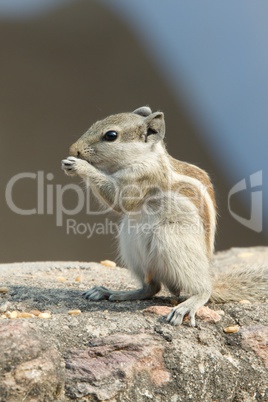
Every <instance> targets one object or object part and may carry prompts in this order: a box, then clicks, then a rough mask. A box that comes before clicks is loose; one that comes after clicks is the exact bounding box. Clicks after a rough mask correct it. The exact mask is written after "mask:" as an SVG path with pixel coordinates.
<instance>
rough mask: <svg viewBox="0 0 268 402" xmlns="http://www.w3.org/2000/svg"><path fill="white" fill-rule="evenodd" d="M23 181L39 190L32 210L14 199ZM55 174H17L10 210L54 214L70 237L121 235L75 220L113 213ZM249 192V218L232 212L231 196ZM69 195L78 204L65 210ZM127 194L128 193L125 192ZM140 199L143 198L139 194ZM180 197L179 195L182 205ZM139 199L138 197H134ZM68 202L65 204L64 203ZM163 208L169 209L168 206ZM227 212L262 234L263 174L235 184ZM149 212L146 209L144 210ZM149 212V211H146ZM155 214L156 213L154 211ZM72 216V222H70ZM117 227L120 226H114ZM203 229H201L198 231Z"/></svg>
mask: <svg viewBox="0 0 268 402" xmlns="http://www.w3.org/2000/svg"><path fill="white" fill-rule="evenodd" d="M24 180H31V181H32V182H33V183H34V185H35V188H36V198H35V201H34V203H35V205H31V206H29V208H28V209H27V208H25V207H24V208H22V207H21V206H20V199H19V197H18V199H15V195H14V194H15V190H16V186H17V185H18V184H19V183H20V182H23V181H24ZM53 180H54V175H53V174H52V173H45V172H43V171H38V172H36V173H33V172H24V173H18V174H16V175H15V176H13V177H12V178H11V179H10V180H9V181H8V183H7V185H6V190H5V198H6V203H7V205H8V207H9V209H10V210H11V211H13V212H14V213H15V214H19V215H24V216H29V215H55V223H56V226H63V225H65V224H66V231H67V234H71V233H72V234H80V235H87V237H88V238H90V237H91V236H92V235H93V234H108V233H111V234H115V233H117V234H118V225H117V224H112V221H109V220H106V221H105V223H98V224H96V223H93V225H92V226H90V224H88V223H82V222H80V223H79V222H77V221H76V220H75V219H73V217H74V216H75V215H77V214H78V213H80V212H81V211H82V210H83V209H84V212H85V213H86V214H87V215H102V214H107V212H110V211H111V210H112V208H111V207H107V208H106V209H105V208H103V209H97V210H93V209H92V206H91V201H90V187H87V188H85V189H82V188H81V187H80V186H79V185H78V184H74V183H70V184H65V185H62V184H56V183H53ZM125 190H127V189H126V188H125V189H123V191H122V192H121V193H118V194H119V195H120V197H119V202H120V206H122V210H124V209H123V204H124V200H125V199H126V198H128V197H127V194H125ZM246 191H248V192H250V197H251V207H250V218H248V219H247V218H245V217H243V216H240V215H239V214H238V213H236V212H234V211H233V210H232V206H231V200H232V197H233V196H234V195H235V194H237V193H241V192H246ZM70 192H72V193H74V194H75V197H74V199H75V200H76V202H75V205H72V208H67V207H66V199H67V197H69V196H70ZM126 193H128V191H126ZM140 196H141V195H140ZM179 197H180V194H178V202H179ZM135 198H136V197H135ZM64 200H65V201H64ZM162 207H164V208H167V207H168V206H167V205H166V204H163V205H162ZM228 209H229V212H230V214H231V215H232V217H233V218H234V219H235V220H237V221H238V222H239V223H240V224H242V225H244V226H245V227H247V228H249V229H251V230H253V231H255V232H258V233H260V232H261V231H262V229H263V191H262V171H261V170H260V171H258V172H256V173H253V174H251V175H250V176H249V179H248V180H246V179H245V178H244V179H243V180H241V181H239V182H238V183H236V184H235V185H234V186H233V187H232V188H231V190H230V191H229V194H228ZM145 211H146V209H145ZM147 212H148V211H147ZM154 213H155V211H154ZM68 217H72V219H68ZM114 225H116V226H117V227H115V226H114ZM183 230H186V231H187V230H197V229H196V228H190V227H188V226H187V228H183ZM198 230H200V228H198Z"/></svg>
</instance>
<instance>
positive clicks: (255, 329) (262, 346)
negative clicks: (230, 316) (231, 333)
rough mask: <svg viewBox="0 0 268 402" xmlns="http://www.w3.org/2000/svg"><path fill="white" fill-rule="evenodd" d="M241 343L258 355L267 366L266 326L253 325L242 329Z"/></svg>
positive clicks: (267, 340) (267, 337)
mask: <svg viewBox="0 0 268 402" xmlns="http://www.w3.org/2000/svg"><path fill="white" fill-rule="evenodd" d="M241 333H242V339H243V340H242V345H243V346H244V347H249V348H251V349H252V350H254V352H255V353H256V354H257V355H258V356H260V357H261V358H262V359H263V361H264V364H265V366H266V367H267V368H268V326H264V325H255V326H251V327H246V328H244V329H242V331H241Z"/></svg>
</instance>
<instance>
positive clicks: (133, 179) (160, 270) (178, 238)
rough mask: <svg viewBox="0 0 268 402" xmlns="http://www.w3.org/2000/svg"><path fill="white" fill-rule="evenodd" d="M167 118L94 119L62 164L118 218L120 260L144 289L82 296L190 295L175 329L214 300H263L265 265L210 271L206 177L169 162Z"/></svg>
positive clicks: (175, 312) (174, 316)
mask: <svg viewBox="0 0 268 402" xmlns="http://www.w3.org/2000/svg"><path fill="white" fill-rule="evenodd" d="M164 136H165V119H164V114H163V113H162V112H160V111H157V112H154V113H153V112H152V110H151V109H150V108H149V107H148V106H143V107H140V108H138V109H136V110H134V112H131V113H120V114H115V115H111V116H108V117H107V118H105V119H103V120H101V121H97V122H96V123H95V124H93V125H92V126H91V127H90V128H89V130H88V131H87V132H86V133H85V134H83V135H82V136H81V137H80V138H79V139H78V141H77V142H75V143H74V144H73V145H72V146H71V147H70V156H69V157H67V158H66V159H64V160H63V161H62V169H63V170H64V171H65V173H66V174H67V175H78V176H80V177H81V178H82V179H83V181H84V182H85V183H86V185H89V186H90V188H91V189H92V191H93V194H94V195H95V196H96V197H97V199H98V200H99V202H100V203H101V204H105V205H108V206H109V207H111V209H112V210H114V211H116V212H118V213H119V214H120V215H121V223H120V231H119V250H120V256H121V259H122V262H123V263H124V264H125V266H126V267H127V268H128V269H130V270H131V271H132V272H133V273H134V274H135V276H136V277H137V278H138V279H139V281H140V282H141V288H140V289H137V290H130V291H126V292H125V291H112V290H109V289H107V288H105V287H102V286H99V287H94V288H92V289H90V290H88V291H86V292H85V293H84V294H83V296H84V297H85V298H86V299H89V300H94V301H96V300H103V299H108V300H110V301H118V300H142V299H148V298H151V297H152V296H154V295H155V294H156V293H158V292H159V291H160V289H161V285H162V284H163V285H165V286H166V287H167V289H168V290H169V291H170V292H171V293H172V294H174V295H175V296H178V297H179V296H180V294H181V292H183V293H184V294H187V295H188V296H189V297H188V298H186V300H184V301H183V302H182V303H180V304H178V305H177V306H176V307H174V308H173V309H172V310H171V312H170V314H169V315H168V316H167V321H168V322H169V323H171V324H173V325H178V324H181V323H182V321H183V319H184V317H185V316H186V315H187V314H188V315H189V317H190V324H191V325H192V326H195V313H196V311H197V309H198V308H199V307H201V306H203V305H204V304H205V303H207V302H208V301H209V300H210V301H214V302H228V301H239V300H241V299H248V300H256V299H259V298H262V297H265V296H266V297H267V285H268V276H267V274H268V268H267V267H259V268H258V270H256V268H254V267H250V268H247V269H246V270H244V271H242V270H241V269H238V270H236V271H234V270H232V271H230V270H227V271H225V270H223V272H222V271H219V272H218V271H217V270H216V271H215V270H213V269H212V264H211V259H212V256H213V253H214V239H215V231H216V220H217V209H216V201H215V195H214V189H213V186H212V184H211V181H210V178H209V176H208V174H207V173H206V172H205V171H204V170H202V169H200V168H199V167H197V166H195V165H192V164H189V163H186V162H182V161H179V160H176V159H174V158H173V157H171V156H170V155H169V154H168V152H167V150H166V146H165V144H164Z"/></svg>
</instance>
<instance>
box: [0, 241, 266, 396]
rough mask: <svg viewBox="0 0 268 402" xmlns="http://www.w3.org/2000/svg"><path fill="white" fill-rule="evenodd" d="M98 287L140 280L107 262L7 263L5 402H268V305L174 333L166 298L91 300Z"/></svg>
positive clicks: (2, 306)
mask: <svg viewBox="0 0 268 402" xmlns="http://www.w3.org/2000/svg"><path fill="white" fill-rule="evenodd" d="M214 263H215V264H217V265H218V266H220V267H222V269H224V268H225V267H226V266H231V267H233V269H234V270H235V269H236V268H237V267H239V266H243V267H245V269H246V267H247V266H249V265H251V264H261V265H263V264H265V265H268V248H265V247H257V248H244V249H242V248H239V249H238V248H236V249H231V250H228V251H225V252H220V253H218V254H216V256H215V259H214ZM94 285H103V286H106V287H111V288H114V289H126V288H129V289H132V288H134V287H135V281H134V280H133V279H131V278H130V275H129V273H128V272H127V270H125V269H122V268H119V267H116V266H114V264H112V263H109V262H107V261H106V262H103V264H97V263H82V262H44V263H40V262H37V263H33V262H31V263H14V264H2V265H0V339H1V342H0V401H3V402H4V401H5V402H13V401H14V402H17V401H25V402H28V401H33V402H36V401H53V402H55V401H58V402H60V401H73V400H77V401H114V402H115V401H125V402H127V401H131V402H135V401H142V402H143V401H156V402H157V401H159V402H160V401H163V402H168V401H170V402H178V401H183V402H185V401H208V402H209V401H210V402H211V401H215V402H216V401H217V402H226V401H233V402H240V401H245V402H248V401H267V400H268V389H267V376H268V370H267V369H268V349H267V344H268V303H267V300H264V301H262V302H260V301H256V302H249V301H248V300H241V301H240V302H237V303H227V304H208V306H207V307H205V308H202V309H200V311H199V312H198V316H197V326H196V327H195V328H192V327H190V326H189V323H188V322H187V320H186V321H185V322H184V323H183V325H181V326H180V327H173V326H171V325H170V324H168V323H167V322H166V321H165V315H166V314H167V313H168V311H169V310H170V308H171V307H172V305H174V304H175V303H176V301H175V300H174V298H172V297H170V296H169V295H168V293H166V292H165V291H163V292H161V293H160V294H159V295H158V296H157V297H155V298H153V299H152V300H146V301H140V302H120V303H111V302H108V301H102V302H88V301H86V300H84V299H83V298H82V297H81V295H82V293H83V291H84V290H86V289H88V288H90V287H92V286H94ZM267 292H268V290H267Z"/></svg>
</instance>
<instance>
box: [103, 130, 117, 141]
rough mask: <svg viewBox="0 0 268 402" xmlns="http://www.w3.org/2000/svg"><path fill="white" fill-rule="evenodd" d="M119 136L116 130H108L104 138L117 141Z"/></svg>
mask: <svg viewBox="0 0 268 402" xmlns="http://www.w3.org/2000/svg"><path fill="white" fill-rule="evenodd" d="M117 137H118V134H117V132H116V131H112V130H111V131H107V133H105V134H104V136H103V139H104V141H115V140H116V138H117Z"/></svg>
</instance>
